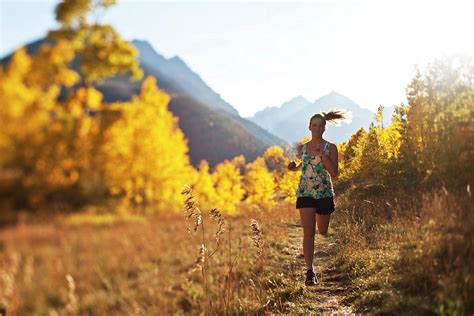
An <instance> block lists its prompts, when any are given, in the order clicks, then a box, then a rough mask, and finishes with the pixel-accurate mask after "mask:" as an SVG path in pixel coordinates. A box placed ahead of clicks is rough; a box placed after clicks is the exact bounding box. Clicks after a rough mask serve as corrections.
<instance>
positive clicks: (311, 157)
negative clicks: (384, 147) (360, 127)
mask: <svg viewBox="0 0 474 316" xmlns="http://www.w3.org/2000/svg"><path fill="white" fill-rule="evenodd" d="M346 115H347V114H346V112H345V111H343V110H331V111H329V112H328V113H324V112H322V113H321V114H315V115H313V116H312V117H311V119H310V120H309V130H310V131H311V140H310V141H309V142H307V143H305V144H300V145H299V146H298V148H297V153H298V157H301V163H299V164H298V165H297V164H296V162H295V161H291V162H290V163H289V165H288V169H289V170H291V171H298V170H300V169H301V171H302V172H301V177H300V183H299V186H298V190H297V192H296V197H297V199H296V208H297V209H299V211H300V217H301V223H302V225H303V234H304V237H303V253H304V259H305V262H306V268H307V271H306V282H305V284H306V285H315V284H316V275H315V273H314V270H313V255H314V235H315V228H316V227H315V226H316V223H317V225H318V231H319V233H320V234H321V235H326V234H327V231H328V226H329V220H330V217H331V213H332V212H334V189H333V186H332V181H331V178H336V177H337V176H338V153H337V147H336V145H334V144H331V143H329V142H328V141H326V140H325V139H323V133H324V131H325V129H326V122H330V123H337V122H339V121H342V120H344V119H345V118H346Z"/></svg>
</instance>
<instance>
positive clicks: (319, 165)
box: [296, 142, 334, 199]
mask: <svg viewBox="0 0 474 316" xmlns="http://www.w3.org/2000/svg"><path fill="white" fill-rule="evenodd" d="M307 146H308V143H306V144H304V145H303V151H302V154H301V160H302V161H303V163H302V167H301V177H300V183H299V185H298V190H297V192H296V197H312V198H314V199H322V198H326V197H331V196H334V188H333V186H332V181H331V176H330V175H329V172H328V171H327V170H326V168H325V167H324V165H323V162H322V161H321V157H319V156H310V155H308V154H307V153H306V147H307ZM323 152H324V153H325V154H326V155H329V143H328V142H326V144H324V148H323Z"/></svg>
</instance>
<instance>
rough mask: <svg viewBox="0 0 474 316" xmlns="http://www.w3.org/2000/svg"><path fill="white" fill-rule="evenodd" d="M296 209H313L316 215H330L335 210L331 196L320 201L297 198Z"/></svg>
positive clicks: (310, 198)
mask: <svg viewBox="0 0 474 316" xmlns="http://www.w3.org/2000/svg"><path fill="white" fill-rule="evenodd" d="M296 208H315V209H316V213H318V214H321V215H327V214H331V213H332V212H334V210H335V207H334V198H333V197H332V196H331V197H326V198H322V199H315V198H312V197H299V198H297V199H296Z"/></svg>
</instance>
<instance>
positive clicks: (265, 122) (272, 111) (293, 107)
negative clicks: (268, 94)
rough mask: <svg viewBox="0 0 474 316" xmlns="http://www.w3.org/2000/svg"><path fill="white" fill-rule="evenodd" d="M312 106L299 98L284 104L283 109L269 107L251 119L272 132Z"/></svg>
mask: <svg viewBox="0 0 474 316" xmlns="http://www.w3.org/2000/svg"><path fill="white" fill-rule="evenodd" d="M310 104H311V102H309V101H308V100H306V99H305V98H303V97H302V96H298V97H296V98H293V99H291V100H289V101H288V102H285V103H283V105H282V106H281V107H276V106H272V107H267V108H265V109H264V110H262V111H259V112H256V113H255V114H254V115H253V117H251V118H249V119H250V120H251V121H253V122H255V123H257V124H258V125H260V126H261V127H263V128H265V129H266V130H268V131H270V130H272V128H273V126H274V125H275V124H277V123H278V122H280V121H282V120H284V119H286V118H287V117H289V116H291V115H293V114H295V113H296V112H298V111H299V110H301V109H302V108H304V107H306V106H308V105H310Z"/></svg>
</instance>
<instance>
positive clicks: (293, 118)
mask: <svg viewBox="0 0 474 316" xmlns="http://www.w3.org/2000/svg"><path fill="white" fill-rule="evenodd" d="M334 107H337V108H342V109H346V110H347V111H348V112H350V113H351V116H352V120H351V121H350V122H343V123H341V125H340V126H332V125H329V124H328V126H327V128H326V132H325V138H326V139H328V140H329V141H331V142H333V143H336V144H339V143H342V142H343V141H345V140H347V139H349V137H350V136H351V135H352V134H353V133H355V132H356V131H357V130H358V129H360V128H361V127H364V128H366V129H367V128H368V127H369V125H370V123H371V122H372V120H373V117H374V115H375V113H374V112H372V111H370V110H368V109H366V108H362V107H360V106H359V105H357V104H356V103H355V102H354V101H352V100H351V99H349V98H348V97H346V96H344V95H342V94H339V93H337V92H334V91H333V92H331V93H329V94H327V95H325V96H322V97H320V98H319V99H317V100H316V101H314V102H313V103H311V102H309V101H307V100H306V99H304V98H303V97H297V98H294V99H292V100H290V101H288V102H285V103H284V104H283V105H282V106H281V107H271V108H266V109H265V110H263V111H260V112H257V113H255V115H254V116H253V117H251V118H249V119H250V120H251V121H253V122H255V123H257V124H259V125H260V126H262V127H264V128H265V129H267V130H268V131H269V132H270V133H272V134H274V135H276V136H278V137H280V138H282V139H284V140H286V141H287V142H289V143H295V142H297V141H299V140H301V139H302V138H303V137H305V136H310V135H311V134H310V132H309V130H308V126H309V119H310V118H311V116H313V115H314V114H316V113H319V112H321V111H327V110H329V109H331V108H334ZM391 112H393V107H388V108H386V109H385V111H384V113H386V114H385V115H384V121H385V122H384V124H385V125H388V123H389V121H390V117H391Z"/></svg>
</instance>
